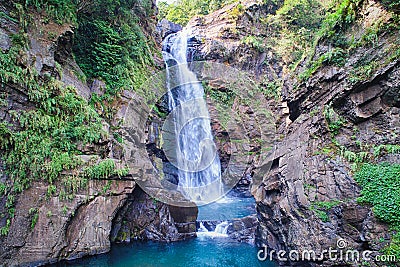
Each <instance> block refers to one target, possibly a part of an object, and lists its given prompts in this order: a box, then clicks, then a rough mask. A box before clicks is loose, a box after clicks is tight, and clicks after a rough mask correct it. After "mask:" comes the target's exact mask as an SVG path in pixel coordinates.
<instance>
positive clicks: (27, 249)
mask: <svg viewBox="0 0 400 267" xmlns="http://www.w3.org/2000/svg"><path fill="white" fill-rule="evenodd" d="M9 5H10V6H9ZM9 5H8V4H7V5H4V6H3V4H1V5H0V10H1V12H2V14H8V16H10V14H11V13H10V12H15V9H14V7H13V5H11V3H9ZM153 8H154V5H153ZM8 16H3V15H2V16H1V18H0V23H1V24H0V39H1V49H2V51H4V52H7V51H8V50H9V49H10V47H11V46H12V41H11V39H12V38H13V34H17V33H18V31H19V30H20V29H21V28H20V27H23V26H21V25H19V24H18V22H17V21H15V20H13V19H10V18H11V17H8ZM34 16H36V17H35V18H37V20H36V21H35V25H30V26H29V27H27V36H28V38H29V40H28V47H27V50H26V55H25V54H23V56H22V58H21V59H16V60H20V61H19V64H21V65H22V66H23V67H25V68H34V69H35V71H36V72H37V73H38V74H39V77H40V79H44V80H45V79H46V78H48V77H55V79H56V80H57V81H60V82H61V83H62V85H63V86H73V87H75V89H76V93H77V94H79V95H80V96H82V97H83V98H84V99H86V100H87V101H89V100H90V99H91V97H92V94H93V93H96V94H98V95H101V94H102V93H103V92H104V90H105V84H104V83H103V82H101V81H99V80H94V81H93V82H90V83H86V82H85V81H83V80H82V79H80V78H79V76H80V75H82V71H81V70H80V69H79V67H78V65H77V63H76V62H75V60H74V57H73V53H72V45H73V38H74V29H73V28H71V27H70V26H69V25H68V24H63V25H59V24H56V23H53V22H52V21H50V22H46V23H44V22H43V21H44V18H42V16H41V15H40V14H34ZM144 19H145V20H146V21H142V23H143V25H145V26H146V29H145V30H147V34H149V35H155V33H154V24H155V23H154V22H153V21H152V20H151V19H150V18H144ZM48 32H51V33H52V35H51V38H50V39H49V38H45V37H44V36H43V34H47V33H48ZM24 52H25V51H24ZM21 55H22V52H21ZM57 73H58V74H57ZM27 90H28V89H27V88H24V87H21V86H19V85H18V84H14V83H12V82H10V83H3V81H2V84H1V93H2V95H6V96H7V97H6V101H7V103H6V104H5V105H3V104H2V105H1V107H0V117H1V119H2V121H4V122H8V121H11V118H10V111H24V110H35V109H36V107H35V105H34V103H32V102H30V101H29V97H28V91H27ZM135 101H137V102H143V100H142V99H141V98H140V97H138V96H135V95H134V94H133V93H132V92H130V91H124V92H122V93H121V95H120V97H119V99H118V101H116V102H115V103H114V104H115V105H114V108H115V109H116V112H115V117H114V118H112V119H111V122H109V123H107V122H106V121H105V120H104V121H103V130H104V131H105V132H107V133H108V134H109V137H107V138H106V139H104V140H101V141H100V142H98V143H94V144H92V145H90V146H87V145H85V144H78V146H77V147H78V149H79V151H80V153H81V155H80V158H81V159H82V160H83V161H91V160H93V159H95V160H99V159H111V160H113V161H114V163H115V164H116V166H117V167H123V166H126V165H129V166H130V167H131V166H132V164H131V163H132V161H133V160H132V158H133V159H134V162H135V165H134V166H136V167H132V168H131V169H130V170H129V174H128V175H126V176H124V177H117V176H115V177H109V178H107V179H103V178H101V177H98V179H97V178H96V179H94V180H89V181H88V182H87V184H86V186H79V185H75V184H71V185H69V186H70V187H72V188H75V187H76V188H78V189H74V191H73V193H72V195H71V194H69V195H68V194H67V195H65V194H64V195H61V193H60V191H57V190H56V191H55V192H52V193H49V191H48V190H49V185H48V184H47V183H45V182H41V181H36V182H33V183H32V184H31V186H30V187H29V189H26V190H24V191H23V192H22V193H20V194H18V195H17V196H16V199H15V207H14V212H15V214H14V216H13V217H12V218H8V217H7V216H6V214H7V205H6V201H7V196H3V195H2V196H1V197H0V213H1V215H2V217H1V219H0V224H1V227H5V226H6V224H7V223H8V222H7V220H9V221H10V225H9V229H8V234H7V235H5V236H4V235H3V234H2V236H1V237H0V262H1V263H0V265H2V266H17V265H21V266H25V265H26V266H28V265H29V266H31V265H42V264H46V263H50V262H56V261H59V260H62V259H75V258H79V257H83V256H86V255H94V254H99V253H104V252H107V251H109V250H110V245H111V242H112V241H124V242H126V241H129V240H133V239H148V240H157V241H162V242H164V241H165V242H167V241H168V242H169V241H176V240H182V239H185V238H191V237H193V236H195V226H194V223H195V220H196V217H197V207H195V206H194V205H193V204H192V207H188V208H186V209H180V208H179V207H173V206H168V205H166V204H163V203H160V202H158V201H157V200H156V199H152V198H150V197H149V196H148V195H147V194H146V193H144V192H143V191H142V190H141V189H140V187H139V186H138V185H137V183H136V182H135V179H136V178H137V177H141V176H142V174H143V173H144V172H145V171H146V168H147V167H148V168H152V165H151V163H150V160H149V159H148V155H147V152H146V150H145V149H143V144H144V143H145V142H146V134H145V132H146V129H144V128H143V129H137V131H136V132H134V133H133V132H129V131H128V130H127V131H123V130H121V133H122V134H123V135H124V136H122V138H123V139H124V140H125V142H123V143H121V142H119V141H117V140H116V139H115V136H113V134H112V131H113V130H112V129H113V128H114V129H115V127H116V126H117V125H118V123H119V122H120V121H121V120H123V119H124V118H125V117H127V116H129V118H130V122H132V123H133V124H132V125H130V127H131V128H135V127H136V128H139V125H140V122H141V119H142V117H141V116H142V114H141V113H140V111H137V110H134V109H129V108H128V106H129V105H130V103H132V102H135ZM135 123H136V124H135ZM110 124H111V126H110ZM138 132H140V134H141V135H140V138H139V139H138V138H137V135H136V134H137V133H138ZM26 153H29V151H26ZM127 161H130V163H127ZM0 166H1V167H3V164H2V162H0ZM63 174H65V173H63ZM8 179H9V177H8V176H7V175H6V174H5V172H4V170H3V169H1V176H0V181H1V182H4V183H6V182H8ZM154 179H155V178H154ZM63 183H64V181H62V180H60V181H56V182H54V188H64V187H65V186H68V185H66V184H63ZM152 186H153V187H154V188H157V181H156V180H155V181H154V182H153V183H152ZM155 190H156V189H155ZM175 197H176V198H177V199H179V198H180V199H182V201H185V200H184V198H183V196H181V195H178V196H175ZM125 222H128V224H127V225H125ZM128 226H129V227H131V228H129V227H128ZM143 233H144V234H143Z"/></svg>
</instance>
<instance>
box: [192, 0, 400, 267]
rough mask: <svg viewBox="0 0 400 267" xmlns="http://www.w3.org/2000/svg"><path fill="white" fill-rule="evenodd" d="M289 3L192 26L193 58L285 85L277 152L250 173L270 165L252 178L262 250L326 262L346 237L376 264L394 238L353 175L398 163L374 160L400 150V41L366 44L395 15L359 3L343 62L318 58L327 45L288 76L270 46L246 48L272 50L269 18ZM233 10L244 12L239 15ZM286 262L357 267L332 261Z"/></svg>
mask: <svg viewBox="0 0 400 267" xmlns="http://www.w3.org/2000/svg"><path fill="white" fill-rule="evenodd" d="M351 3H353V2H351ZM282 4H283V1H282V2H280V4H279V3H278V5H274V4H260V3H258V2H256V1H242V2H241V3H240V4H239V3H235V4H232V5H228V6H226V7H224V8H222V9H221V10H219V11H216V12H215V13H212V14H210V15H206V16H202V17H198V18H194V19H192V20H191V21H190V22H189V25H190V26H191V27H192V29H193V32H194V34H195V36H196V38H197V40H198V42H197V45H196V51H195V58H197V59H200V60H211V61H216V62H221V63H223V64H226V65H231V66H234V67H235V68H238V69H241V70H243V71H248V72H249V75H253V76H252V77H253V79H254V81H255V84H256V83H257V81H258V82H259V83H260V82H261V83H262V79H263V77H266V78H264V79H267V80H269V81H271V80H272V81H273V80H282V81H283V84H282V87H281V90H282V91H281V96H280V97H278V98H274V95H269V96H267V98H269V99H270V101H269V104H268V109H269V110H271V111H272V112H273V114H274V118H275V119H276V137H277V142H276V143H275V150H274V153H271V155H269V156H268V157H267V159H265V160H264V161H261V162H260V161H259V160H257V158H255V160H254V162H253V163H252V164H253V167H252V168H251V169H253V170H254V172H255V173H257V169H258V168H261V167H262V166H265V165H268V166H270V167H271V168H270V171H269V172H268V174H267V175H265V176H264V177H262V179H261V180H259V181H254V178H253V185H252V194H253V195H254V197H255V198H256V201H257V211H258V221H259V226H258V229H257V234H256V243H257V245H258V246H266V247H267V248H268V250H269V251H271V250H275V251H279V250H284V251H286V252H287V253H288V252H289V251H290V250H297V251H299V252H300V253H302V252H303V251H308V250H314V251H315V252H316V255H320V254H321V252H322V251H323V250H324V249H328V248H329V247H333V248H335V247H337V244H336V242H337V241H338V240H340V239H344V240H345V241H346V245H347V248H352V249H355V250H358V251H364V250H371V251H373V256H375V255H377V254H379V253H381V251H382V249H384V248H385V247H387V246H388V244H389V243H390V242H391V239H392V238H393V236H394V235H395V232H392V231H391V230H390V227H389V226H388V225H387V224H386V223H384V222H382V221H381V220H378V219H377V218H376V217H375V216H374V212H373V208H372V207H371V206H369V205H365V204H362V203H360V202H359V201H358V198H359V197H360V195H361V187H360V185H359V184H358V183H357V182H356V181H355V179H354V176H355V169H354V168H356V166H357V164H359V163H362V162H368V161H369V162H378V163H379V162H389V163H399V154H398V152H392V153H383V154H379V153H378V155H375V156H374V155H372V154H373V150H374V148H376V147H378V146H382V147H384V146H386V145H396V144H399V131H400V125H399V102H398V100H399V92H400V90H399V87H398V86H399V79H398V77H399V76H398V72H399V60H398V57H397V56H394V54H395V53H397V52H395V51H396V50H397V49H398V33H397V32H396V30H395V31H390V30H380V31H378V32H377V34H376V37H375V39H374V41H373V42H372V43H371V42H370V41H365V39H364V38H366V35H367V33H368V31H369V30H370V27H371V25H375V23H378V22H379V23H382V24H381V25H387V26H388V25H390V24H391V23H392V22H393V15H392V14H393V13H391V11H390V10H389V11H388V10H387V8H385V7H384V6H383V5H382V3H381V2H379V1H358V3H355V4H354V5H355V6H354V7H355V8H357V9H356V12H355V14H356V20H355V21H354V22H353V24H351V25H352V26H349V27H348V28H347V29H346V30H344V32H342V34H343V35H344V36H345V37H344V38H345V39H346V38H347V40H350V39H351V38H353V41H354V40H355V41H354V42H355V43H356V44H355V45H354V46H355V48H350V49H348V50H347V51H349V52H345V53H346V55H343V58H341V57H340V56H339V57H338V58H339V60H343V62H342V63H341V64H339V65H336V64H335V63H332V61H334V60H335V59H333V60H332V61H328V60H326V59H324V61H322V60H321V59H322V58H323V57H324V56H326V55H327V54H326V53H331V52H332V51H333V52H335V51H336V50H335V49H337V48H335V46H334V45H332V42H331V41H329V40H328V41H326V40H323V39H322V40H319V41H318V43H317V45H316V47H315V53H314V54H313V55H312V56H311V59H310V57H307V58H305V59H303V60H302V61H300V62H299V64H298V66H297V67H296V68H295V69H294V70H292V71H291V70H290V68H289V66H288V65H287V61H286V60H285V59H284V58H282V57H280V55H279V53H276V52H274V51H276V50H274V48H273V47H272V48H271V47H270V46H269V47H268V46H266V47H262V49H259V48H260V46H261V45H262V44H259V45H258V46H256V45H254V42H253V43H246V42H244V41H243V40H244V39H245V38H246V37H248V36H252V38H253V40H255V39H256V38H259V39H258V40H267V41H266V42H267V43H268V40H269V39H272V38H274V36H271V35H269V30H270V28H269V27H270V26H265V24H263V23H262V19H263V18H264V17H267V16H270V15H274V14H275V12H276V10H278V9H279V8H280V7H281V6H282ZM239 5H240V6H239ZM236 9H240V10H241V12H239V13H238V14H236V15H235V16H234V14H232V13H233V12H232V11H233V10H236ZM342 27H343V26H342ZM343 28H345V27H343ZM388 28H390V26H388ZM388 28H387V29H388ZM337 29H339V27H338V28H336V30H337ZM337 36H338V35H336V36H335V37H334V38H340V37H337ZM334 40H336V41H337V40H338V39H334ZM264 44H265V42H264ZM321 57H322V58H321ZM334 57H335V56H332V58H334ZM318 60H320V61H319V63H315V62H318ZM310 62H311V63H310ZM313 62H314V63H313ZM321 62H322V63H321ZM372 65H373V66H372ZM310 66H311V67H310ZM307 71H308V73H307ZM304 73H307V74H306V75H304ZM302 75H303V76H302ZM299 77H300V78H299ZM218 88H222V90H220V91H222V92H226V87H225V86H224V85H219V86H214V88H213V89H215V90H218ZM249 107H250V108H251V104H250V105H249ZM211 113H212V112H211ZM339 121H340V122H339ZM335 122H336V123H337V124H336V125H333V124H334V123H335ZM216 135H217V136H218V130H217V131H216ZM261 155H263V153H262V152H261ZM349 155H353V156H354V157H351V156H349ZM360 155H363V156H360ZM275 259H276V255H275ZM279 264H281V265H284V266H286V265H293V266H338V264H339V265H340V266H354V263H349V262H347V263H346V262H340V263H339V262H332V261H330V260H329V259H328V258H327V257H325V258H323V259H322V260H320V261H312V260H311V261H300V262H299V261H298V262H296V261H294V262H290V261H289V262H279ZM369 264H370V266H379V265H380V264H381V263H379V262H373V261H372V262H369Z"/></svg>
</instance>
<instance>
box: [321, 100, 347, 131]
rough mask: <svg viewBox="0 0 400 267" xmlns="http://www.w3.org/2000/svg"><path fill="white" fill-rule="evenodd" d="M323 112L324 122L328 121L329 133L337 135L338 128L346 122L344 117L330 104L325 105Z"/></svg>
mask: <svg viewBox="0 0 400 267" xmlns="http://www.w3.org/2000/svg"><path fill="white" fill-rule="evenodd" d="M323 114H324V116H325V120H326V122H327V123H328V129H329V131H330V132H331V135H332V136H335V135H338V134H339V130H340V129H341V128H342V127H343V126H344V125H345V123H346V121H345V119H344V118H342V117H340V116H339V115H338V114H336V112H335V111H334V110H333V108H332V107H331V106H327V107H325V108H324V112H323Z"/></svg>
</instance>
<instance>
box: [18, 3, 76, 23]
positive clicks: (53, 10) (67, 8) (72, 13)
mask: <svg viewBox="0 0 400 267" xmlns="http://www.w3.org/2000/svg"><path fill="white" fill-rule="evenodd" d="M22 3H23V4H25V7H26V8H34V9H35V10H36V11H37V12H39V13H41V12H45V14H46V15H48V16H50V18H51V19H53V20H54V21H55V22H57V23H58V24H62V23H64V22H69V23H74V24H75V23H76V9H77V5H78V3H79V1H76V0H25V1H22Z"/></svg>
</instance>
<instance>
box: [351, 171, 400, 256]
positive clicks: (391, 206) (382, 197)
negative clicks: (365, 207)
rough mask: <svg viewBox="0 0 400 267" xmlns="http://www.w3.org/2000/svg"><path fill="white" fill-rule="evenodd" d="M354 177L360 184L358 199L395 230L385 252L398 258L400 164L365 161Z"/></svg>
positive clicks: (399, 252) (399, 249)
mask: <svg viewBox="0 0 400 267" xmlns="http://www.w3.org/2000/svg"><path fill="white" fill-rule="evenodd" d="M355 179H356V181H357V182H358V183H359V184H360V185H361V186H362V191H361V197H360V198H359V199H358V201H359V202H360V203H366V204H370V205H372V207H373V212H374V214H375V216H376V217H377V218H378V219H380V220H382V221H383V222H386V223H388V224H389V225H390V226H391V227H392V230H393V231H395V232H396V234H394V235H393V236H392V242H391V244H390V245H389V246H388V247H387V248H386V249H385V252H386V253H387V254H388V255H396V257H397V258H400V246H399V245H400V165H399V164H388V163H381V164H378V165H376V164H369V163H366V164H364V165H363V166H362V167H361V168H360V170H359V171H358V172H357V173H356V175H355Z"/></svg>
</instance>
